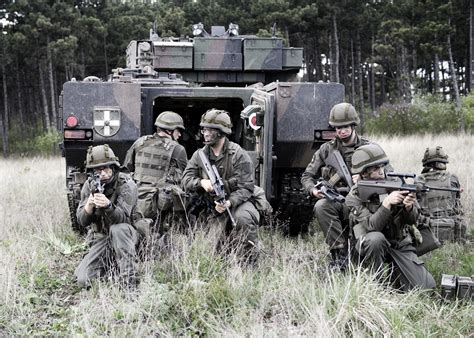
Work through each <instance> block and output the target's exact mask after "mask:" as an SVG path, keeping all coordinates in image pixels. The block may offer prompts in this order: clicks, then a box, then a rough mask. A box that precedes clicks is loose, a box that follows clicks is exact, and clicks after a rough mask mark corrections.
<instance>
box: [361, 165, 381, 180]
mask: <svg viewBox="0 0 474 338" xmlns="http://www.w3.org/2000/svg"><path fill="white" fill-rule="evenodd" d="M366 172H367V175H366V176H365V177H366V179H368V180H383V179H384V178H385V165H376V166H373V167H369V168H367V171H366Z"/></svg>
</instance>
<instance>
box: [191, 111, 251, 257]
mask: <svg viewBox="0 0 474 338" xmlns="http://www.w3.org/2000/svg"><path fill="white" fill-rule="evenodd" d="M200 127H201V128H202V129H201V133H202V135H203V137H204V144H205V146H204V148H201V149H202V151H203V153H204V154H205V156H206V157H207V158H208V159H209V162H210V164H211V165H212V164H213V165H215V166H216V167H217V170H218V172H219V175H220V176H221V178H222V180H223V183H224V187H225V193H226V199H225V201H224V202H223V203H219V202H217V201H215V195H213V192H214V189H213V186H212V183H211V181H210V180H209V179H208V176H207V174H206V172H205V169H204V167H203V162H202V161H201V159H200V157H199V154H198V152H199V151H200V150H197V151H196V152H195V153H194V154H193V156H192V157H191V159H190V160H189V163H188V165H187V167H186V169H185V171H184V174H183V186H184V188H185V190H186V191H187V192H191V193H197V194H198V195H200V196H203V197H204V198H205V200H206V201H208V202H210V203H209V204H211V208H208V209H205V210H203V211H202V212H201V214H202V215H201V219H202V218H204V219H205V220H206V223H208V222H212V223H213V224H216V226H219V227H220V228H221V230H222V232H224V231H225V232H229V230H230V232H231V235H232V237H234V236H235V235H240V236H242V237H241V239H242V241H243V242H242V243H243V247H244V250H245V253H246V254H249V255H250V258H251V259H255V256H254V254H258V249H257V248H258V245H257V244H258V243H257V240H258V239H257V225H258V224H259V221H260V215H259V212H258V210H257V209H256V207H255V205H254V203H253V202H252V201H251V198H252V196H253V191H254V167H253V163H252V161H251V159H250V157H249V155H248V154H247V152H246V151H245V150H243V149H242V148H241V147H240V146H239V145H238V144H236V143H234V142H231V141H229V139H228V138H227V137H228V135H230V133H231V128H232V123H231V120H230V117H229V115H228V113H227V112H226V111H225V110H217V109H210V110H208V111H207V112H206V113H205V114H204V115H202V117H201V123H200ZM227 209H230V210H231V213H232V215H233V217H234V219H235V222H236V224H235V227H234V228H229V227H232V226H231V224H230V222H229V217H228V214H227ZM235 238H236V237H234V239H235Z"/></svg>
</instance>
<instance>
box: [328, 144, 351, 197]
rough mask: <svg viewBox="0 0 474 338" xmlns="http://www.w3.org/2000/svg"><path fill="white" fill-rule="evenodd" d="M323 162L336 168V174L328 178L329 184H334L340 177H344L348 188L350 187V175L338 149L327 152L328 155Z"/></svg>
mask: <svg viewBox="0 0 474 338" xmlns="http://www.w3.org/2000/svg"><path fill="white" fill-rule="evenodd" d="M324 163H325V164H326V165H328V166H331V167H333V168H334V169H336V174H334V176H333V177H331V178H330V179H329V181H330V182H328V183H329V184H330V185H331V186H334V185H335V184H336V183H337V182H338V181H339V180H340V179H344V181H345V182H346V184H347V186H348V187H349V188H351V187H352V185H353V183H352V175H351V172H350V171H349V168H348V167H347V164H346V162H344V159H343V158H342V155H341V153H340V151H339V150H335V151H333V152H331V153H330V154H329V156H328V157H327V158H326V159H325V160H324Z"/></svg>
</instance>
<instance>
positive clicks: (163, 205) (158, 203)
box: [153, 187, 173, 212]
mask: <svg viewBox="0 0 474 338" xmlns="http://www.w3.org/2000/svg"><path fill="white" fill-rule="evenodd" d="M172 207H173V194H172V190H171V188H169V187H166V188H159V189H158V190H157V191H156V193H155V196H154V198H153V209H154V210H156V211H160V212H164V211H168V210H170V209H171V208H172Z"/></svg>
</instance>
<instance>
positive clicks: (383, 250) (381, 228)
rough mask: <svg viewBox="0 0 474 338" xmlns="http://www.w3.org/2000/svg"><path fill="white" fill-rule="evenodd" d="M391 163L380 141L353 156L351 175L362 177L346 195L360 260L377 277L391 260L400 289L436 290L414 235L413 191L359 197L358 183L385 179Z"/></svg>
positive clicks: (415, 211) (395, 282) (361, 148)
mask: <svg viewBox="0 0 474 338" xmlns="http://www.w3.org/2000/svg"><path fill="white" fill-rule="evenodd" d="M388 163H389V160H388V158H387V156H386V155H385V152H384V151H383V149H382V148H381V147H380V146H379V145H377V144H369V145H364V146H361V147H359V148H358V149H357V150H356V151H355V152H354V155H353V156H352V174H358V175H359V176H360V177H359V181H358V183H356V184H355V185H354V186H353V187H352V189H351V192H350V193H349V195H347V199H346V204H347V206H348V207H349V211H350V214H349V218H350V224H351V228H352V234H353V236H354V239H355V240H356V243H355V250H356V251H357V253H358V254H359V261H360V262H363V263H364V264H366V265H368V266H369V267H370V268H371V269H372V270H373V271H374V272H375V273H376V274H377V275H378V276H382V275H383V271H384V269H383V267H384V264H385V263H390V264H391V266H392V267H393V274H392V275H391V277H392V281H393V282H394V284H395V286H397V287H399V288H400V289H401V290H403V291H407V290H410V289H413V288H421V289H433V288H434V287H435V286H436V283H435V281H434V279H433V276H432V275H431V274H430V273H429V272H428V271H427V270H426V268H425V266H424V265H423V262H422V261H420V259H419V258H418V256H417V253H416V249H415V246H414V245H415V244H416V243H414V242H415V239H416V237H415V236H412V234H411V233H413V232H414V230H413V229H411V228H412V227H413V224H415V221H416V217H417V215H418V210H417V205H416V198H415V196H414V194H413V193H409V192H408V191H407V190H401V191H399V190H396V191H392V192H391V193H389V194H384V195H378V194H372V195H371V196H370V199H369V200H368V201H364V200H362V199H361V197H360V193H359V189H360V187H359V186H358V185H359V184H360V183H359V182H360V181H364V180H378V181H383V180H386V173H385V166H386V165H387V164H388ZM418 234H419V232H418Z"/></svg>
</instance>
